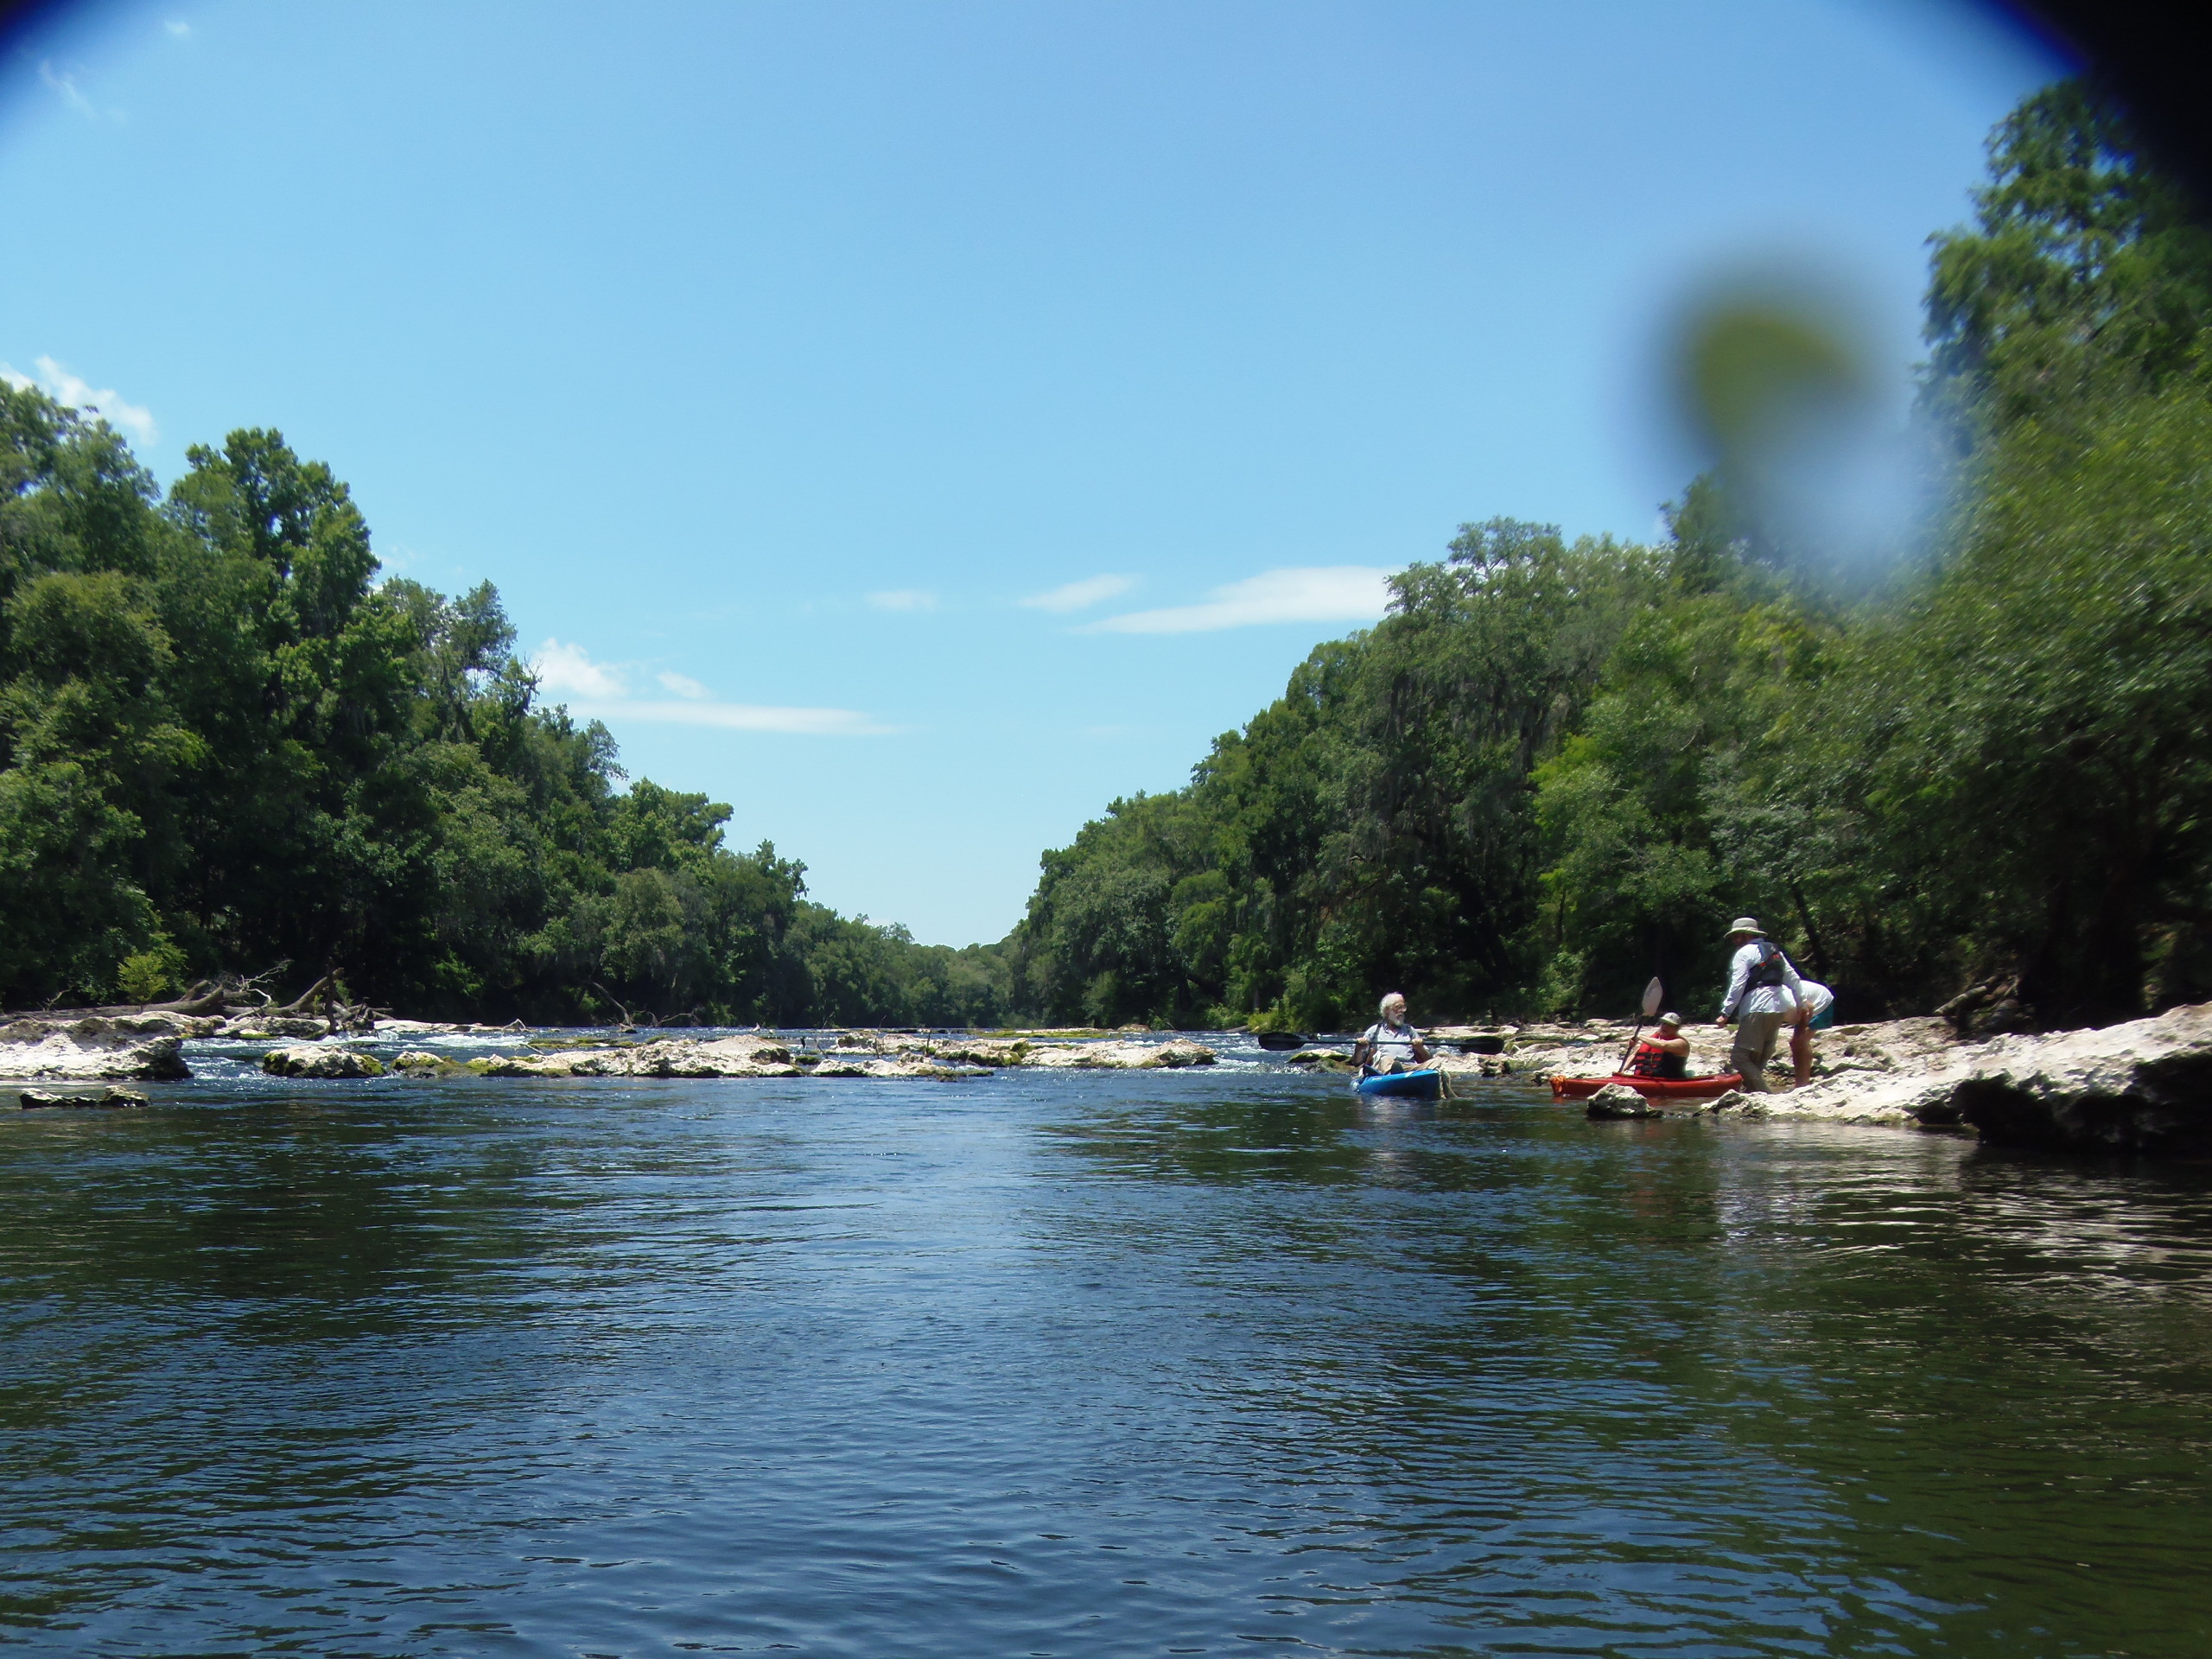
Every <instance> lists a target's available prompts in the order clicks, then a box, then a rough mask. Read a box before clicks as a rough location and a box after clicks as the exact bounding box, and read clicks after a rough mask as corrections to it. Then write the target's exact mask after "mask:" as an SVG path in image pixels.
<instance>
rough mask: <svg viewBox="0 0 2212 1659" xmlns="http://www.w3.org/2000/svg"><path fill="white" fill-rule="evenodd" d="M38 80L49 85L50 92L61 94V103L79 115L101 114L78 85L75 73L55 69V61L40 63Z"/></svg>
mask: <svg viewBox="0 0 2212 1659" xmlns="http://www.w3.org/2000/svg"><path fill="white" fill-rule="evenodd" d="M38 78H39V79H41V80H42V81H44V82H45V83H46V84H47V86H48V89H49V90H51V91H53V92H59V93H60V94H61V101H62V102H63V103H64V104H67V105H68V106H69V107H70V108H71V109H73V110H74V111H77V113H78V114H79V115H98V114H99V111H98V110H96V109H94V108H93V107H92V99H89V98H86V96H85V93H84V90H83V89H82V88H81V87H79V86H78V85H77V77H76V75H75V73H73V71H70V70H67V69H57V68H55V67H54V60H53V59H51V58H46V59H42V60H41V61H40V63H39V66H38Z"/></svg>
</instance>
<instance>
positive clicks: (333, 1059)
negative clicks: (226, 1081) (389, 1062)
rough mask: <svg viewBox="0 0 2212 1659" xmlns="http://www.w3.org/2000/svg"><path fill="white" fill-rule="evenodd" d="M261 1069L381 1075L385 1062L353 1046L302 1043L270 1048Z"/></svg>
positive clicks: (302, 1074) (275, 1072)
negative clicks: (355, 1049) (328, 1046)
mask: <svg viewBox="0 0 2212 1659" xmlns="http://www.w3.org/2000/svg"><path fill="white" fill-rule="evenodd" d="M261 1069H262V1070H263V1071H266V1072H267V1073H269V1075H270V1077H382V1076H383V1075H384V1062H383V1061H381V1060H379V1059H378V1058H376V1056H375V1055H373V1054H362V1053H359V1052H356V1051H354V1050H353V1049H350V1048H325V1047H324V1046H321V1044H319V1043H300V1044H296V1045H295V1046H292V1047H290V1048H272V1049H270V1051H269V1052H267V1053H266V1054H264V1055H263V1056H262V1057H261Z"/></svg>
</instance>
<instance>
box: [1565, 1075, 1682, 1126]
mask: <svg viewBox="0 0 2212 1659" xmlns="http://www.w3.org/2000/svg"><path fill="white" fill-rule="evenodd" d="M1584 1116H1588V1117H1594V1118H1599V1119H1604V1118H1622V1117H1664V1116H1667V1112H1666V1109H1665V1108H1664V1107H1661V1106H1655V1105H1654V1104H1652V1103H1651V1102H1649V1101H1648V1100H1646V1099H1645V1098H1644V1097H1643V1096H1642V1095H1639V1094H1637V1092H1636V1090H1633V1089H1631V1088H1630V1087H1629V1086H1628V1084H1624V1083H1609V1084H1606V1085H1605V1087H1604V1088H1602V1089H1600V1090H1599V1091H1598V1092H1597V1093H1596V1094H1594V1095H1592V1096H1590V1103H1589V1105H1588V1106H1587V1107H1586V1108H1585V1109H1584Z"/></svg>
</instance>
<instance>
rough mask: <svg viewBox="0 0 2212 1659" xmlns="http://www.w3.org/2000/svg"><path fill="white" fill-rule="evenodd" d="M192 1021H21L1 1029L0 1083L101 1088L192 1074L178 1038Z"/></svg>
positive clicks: (146, 1017)
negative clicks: (58, 1083) (132, 1079)
mask: <svg viewBox="0 0 2212 1659" xmlns="http://www.w3.org/2000/svg"><path fill="white" fill-rule="evenodd" d="M195 1023H196V1022H195V1021H194V1020H190V1019H188V1018H186V1017H184V1016H181V1015H178V1014H136V1015H133V1014H123V1015H119V1016H114V1017H109V1016H105V1015H98V1014H94V1015H87V1016H86V1017H85V1018H83V1019H79V1020H69V1021H67V1022H66V1023H65V1022H63V1021H61V1020H54V1019H39V1018H30V1019H22V1020H16V1021H15V1022H14V1023H12V1024H10V1025H7V1026H0V1079H5V1080H7V1081H9V1082H12V1083H43V1082H48V1081H61V1082H73V1083H105V1082H111V1081H117V1080H119V1079H123V1078H127V1077H152V1078H170V1077H190V1076H191V1075H192V1073H191V1071H190V1070H189V1069H188V1068H187V1066H186V1065H185V1063H184V1054H183V1052H182V1051H183V1039H185V1038H186V1037H188V1036H192V1035H196V1034H197V1033H196V1032H194V1031H192V1030H190V1029H188V1027H192V1026H194V1024H195Z"/></svg>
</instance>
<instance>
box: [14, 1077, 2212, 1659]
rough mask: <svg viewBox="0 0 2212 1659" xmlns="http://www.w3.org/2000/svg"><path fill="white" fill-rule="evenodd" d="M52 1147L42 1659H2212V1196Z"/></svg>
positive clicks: (1402, 1127) (1055, 1120)
mask: <svg viewBox="0 0 2212 1659" xmlns="http://www.w3.org/2000/svg"><path fill="white" fill-rule="evenodd" d="M195 1065H196V1066H197V1067H198V1068H199V1070H200V1072H201V1074H202V1075H201V1076H200V1077H199V1078H198V1079H196V1080H195V1081H194V1082H193V1083H190V1084H178V1085H175V1086H171V1087H166V1088H159V1089H156V1090H153V1091H152V1092H153V1093H154V1094H155V1095H156V1101H155V1103H154V1105H153V1107H152V1108H151V1109H148V1110H145V1111H143V1112H97V1113H95V1112H82V1113H79V1112H71V1113H61V1112H52V1111H48V1112H37V1113H22V1114H15V1113H11V1114H10V1116H9V1117H8V1119H7V1121H5V1122H0V1250H4V1258H0V1287H3V1288H4V1300H0V1357H4V1363H5V1369H4V1374H0V1545H3V1546H4V1548H0V1647H5V1646H11V1645H20V1646H22V1647H23V1648H26V1649H30V1650H33V1651H66V1652H72V1653H93V1654H165V1655H166V1654H180V1655H181V1654H192V1655H217V1654H257V1655H259V1654H279V1653H316V1654H397V1653H405V1654H432V1653H439V1654H444V1653H451V1654H578V1655H598V1654H607V1655H616V1654H620V1655H632V1654H658V1653H668V1652H712V1653H760V1652H767V1651H779V1652H790V1653H800V1654H821V1655H854V1656H897V1655H918V1656H948V1659H950V1656H959V1659H977V1656H997V1655H1029V1654H1066V1655H1083V1656H1109V1655H1121V1654H1129V1655H1139V1654H1141V1655H1154V1654H1182V1653H1189V1654H1201V1653H1204V1654H1223V1653H1237V1654H1247V1653H1271V1652H1279V1653H1292V1654H1297V1653H1357V1654H1400V1655H1442V1654H1456V1653H1485V1654H1487V1653H1539V1654H1624V1655H1626V1654H1637V1655H1643V1654H1668V1655H1723V1654H1746V1655H1749V1654H1827V1653H1836V1654H1853V1655H1856V1654H1906V1655H1917V1654H1928V1655H1936V1654H1942V1655H1955V1654H1988V1655H1993V1656H1994V1655H2005V1656H2020V1655H2074V1654H2118V1653H2126V1654H2133V1655H2174V1656H2190V1659H2196V1656H2201V1655H2202V1654H2204V1653H2206V1652H2207V1651H2212V1589H2208V1587H2207V1586H2208V1585H2212V1501H2208V1500H2212V1458H2208V1440H2212V1411H2208V1408H2209V1407H2212V1289H2208V1283H2212V1281H2208V1268H2212V1177H2208V1174H2207V1173H2206V1172H2205V1171H2204V1170H2203V1169H2202V1168H2201V1167H2192V1166H2140V1165H2113V1164H2082V1163H2069V1162H2063V1161H2056V1160H2043V1159H2033V1158H2024V1157H2020V1156H2016V1155H2010V1154H1995V1153H1990V1152H1985V1151H1981V1150H1979V1149H1977V1148H1976V1147H1974V1146H1973V1145H1972V1144H1970V1143H1968V1142H1967V1141H1961V1140H1957V1139H1952V1138H1948V1137H1936V1136H1926V1135H1910V1134H1905V1133H1900V1132H1882V1131H1875V1130H1863V1129H1862V1130H1843V1129H1840V1130H1816V1129H1807V1128H1785V1127H1780V1126H1775V1127H1766V1128H1759V1127H1753V1126H1745V1125H1738V1126H1733V1127H1726V1128H1723V1127H1719V1126H1714V1125H1710V1124H1700V1123H1696V1122H1687V1123H1662V1124H1625V1123H1624V1124H1608V1125H1597V1124H1591V1123H1587V1122H1584V1121H1583V1120H1582V1119H1581V1118H1580V1116H1578V1115H1575V1114H1573V1112H1571V1111H1567V1110H1563V1109H1559V1108H1555V1107H1554V1106H1552V1105H1551V1104H1550V1103H1548V1102H1547V1101H1544V1100H1542V1099H1541V1098H1539V1097H1538V1096H1536V1095H1535V1093H1534V1092H1533V1091H1531V1090H1528V1089H1527V1088H1525V1087H1522V1086H1518V1085H1510V1084H1503V1085H1489V1086H1487V1091H1486V1092H1484V1093H1483V1094H1481V1095H1480V1096H1478V1097H1477V1098H1475V1099H1472V1100H1465V1101H1460V1102H1457V1103H1446V1104H1443V1105H1441V1106H1408V1105H1400V1104H1389V1105H1379V1106H1366V1105H1361V1104H1358V1103H1355V1102H1353V1101H1352V1100H1351V1099H1350V1098H1349V1097H1347V1096H1346V1095H1345V1094H1344V1092H1343V1087H1342V1084H1340V1083H1339V1082H1338V1081H1336V1080H1334V1079H1329V1078H1318V1077H1300V1076H1298V1075H1295V1074H1293V1073H1290V1072H1287V1071H1283V1070H1281V1069H1274V1068H1263V1067H1261V1066H1257V1065H1245V1066H1241V1067H1232V1066H1224V1067H1220V1068H1216V1069H1214V1070H1213V1071H1207V1072H1184V1073H1164V1074H1163V1073H1096V1074H1070V1073H1058V1074H1036V1073H1031V1074H1026V1075H1025V1074H1021V1073H1011V1074H1006V1075H1001V1076H1000V1077H994V1078H991V1079H988V1080H987V1081H978V1082H967V1083H954V1084H926V1083H916V1084H905V1083H884V1082H868V1081H854V1082H836V1081H828V1080H824V1081H822V1082H791V1083H779V1082H703V1083H687V1082H667V1083H649V1082H639V1083H632V1082H623V1081H612V1080H608V1081H594V1082H584V1083H576V1084H558V1083H541V1082H533V1083H497V1082H488V1081H483V1080H478V1079H461V1080H456V1081H454V1082H449V1083H442V1084H412V1083H404V1082H398V1081H391V1080H385V1081H378V1082H373V1083H366V1084H327V1083H323V1084H314V1083H310V1084H276V1083H271V1082H268V1081H266V1080H263V1079H260V1078H258V1077H253V1076H251V1075H250V1074H249V1073H248V1072H247V1071H246V1069H245V1067H244V1066H242V1065H238V1064H236V1063H233V1062H231V1061H226V1060H225V1059H223V1058H222V1057H221V1056H220V1055H219V1054H214V1053H213V1052H209V1053H201V1054H199V1055H198V1056H197V1057H196V1058H195Z"/></svg>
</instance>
